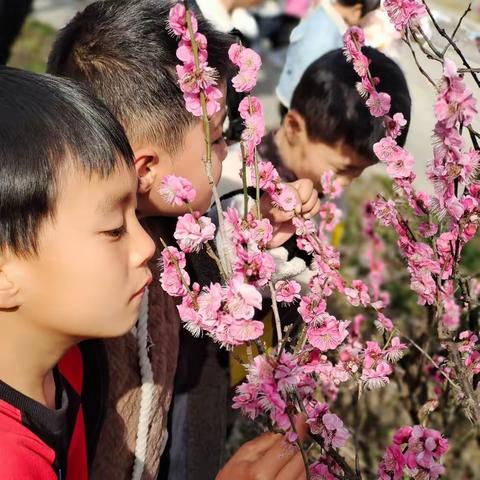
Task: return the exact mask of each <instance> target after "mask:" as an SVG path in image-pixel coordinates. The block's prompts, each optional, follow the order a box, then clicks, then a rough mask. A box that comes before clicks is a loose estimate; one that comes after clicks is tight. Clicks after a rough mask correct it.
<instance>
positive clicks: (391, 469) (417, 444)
mask: <svg viewBox="0 0 480 480" xmlns="http://www.w3.org/2000/svg"><path fill="white" fill-rule="evenodd" d="M447 450H448V441H447V440H446V439H445V438H443V437H442V435H441V434H440V433H439V432H437V431H436V430H433V429H429V428H425V427H422V426H420V425H415V426H414V427H409V426H406V427H402V428H400V429H398V430H397V432H396V433H395V435H394V437H393V444H392V445H391V446H389V447H388V448H387V450H386V452H385V455H384V457H383V460H382V462H381V463H380V466H379V470H378V478H379V479H380V480H401V479H402V478H404V475H407V476H408V478H413V479H422V480H423V479H425V480H437V479H438V478H440V476H441V475H442V474H443V473H444V472H445V467H444V466H443V465H442V464H441V463H440V459H441V457H442V456H443V455H444V454H445V452H446V451H447Z"/></svg>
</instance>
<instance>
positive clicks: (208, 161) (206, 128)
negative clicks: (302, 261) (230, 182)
mask: <svg viewBox="0 0 480 480" xmlns="http://www.w3.org/2000/svg"><path fill="white" fill-rule="evenodd" d="M185 8H186V20H187V26H188V32H189V35H190V39H191V43H192V50H193V59H194V62H195V68H196V69H197V70H200V61H199V58H198V45H197V42H196V40H195V35H194V33H193V28H192V18H191V13H190V6H189V2H188V1H187V2H185ZM200 104H201V106H202V119H203V132H204V136H205V150H206V156H205V162H204V163H205V172H206V174H207V178H208V183H209V185H210V188H211V189H212V193H213V199H214V203H215V208H216V210H217V216H218V228H219V230H220V238H221V239H222V243H223V244H224V245H227V236H226V234H225V224H224V219H223V212H222V203H221V201H220V195H219V194H218V190H217V186H216V184H215V179H214V178H213V171H212V143H211V137H210V122H209V119H208V112H207V100H206V98H205V93H204V92H203V91H200ZM223 260H224V261H223V262H222V263H223V271H224V272H225V273H226V275H228V277H230V276H231V274H232V267H231V265H230V263H231V262H229V261H228V260H229V259H227V258H225V259H223ZM228 277H227V278H228Z"/></svg>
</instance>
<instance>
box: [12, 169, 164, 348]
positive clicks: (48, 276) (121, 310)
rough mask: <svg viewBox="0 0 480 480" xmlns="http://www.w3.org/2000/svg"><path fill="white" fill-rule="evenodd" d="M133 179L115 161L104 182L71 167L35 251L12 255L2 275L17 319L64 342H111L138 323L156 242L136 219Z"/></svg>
mask: <svg viewBox="0 0 480 480" xmlns="http://www.w3.org/2000/svg"><path fill="white" fill-rule="evenodd" d="M136 188H137V179H136V176H135V172H134V170H133V169H128V168H127V167H126V166H124V165H123V164H121V163H120V162H119V164H118V166H117V168H116V170H115V171H114V172H113V173H112V174H110V175H109V176H108V177H107V178H100V177H99V176H98V175H96V174H92V175H88V174H87V173H83V172H81V171H80V172H79V171H78V169H74V168H73V167H71V166H69V167H66V168H65V171H64V172H63V173H62V174H61V175H60V176H59V181H58V189H59V193H58V200H57V204H56V209H55V214H54V218H53V219H51V220H50V219H47V220H45V221H44V223H43V225H42V227H41V229H40V233H39V236H38V252H37V254H36V255H31V256H28V257H26V258H23V257H22V258H20V257H16V256H12V257H11V258H10V260H9V261H7V263H6V264H5V265H4V270H3V273H4V274H5V275H6V276H7V277H8V278H9V281H10V282H12V283H14V284H15V286H16V287H17V289H18V293H17V296H16V299H17V302H16V306H15V307H16V309H17V312H16V314H18V317H19V318H21V320H22V322H25V324H26V325H28V327H29V328H34V329H38V330H40V331H44V332H45V331H46V332H48V333H55V334H60V336H61V337H62V338H66V339H72V338H73V339H75V340H79V339H85V338H96V337H113V336H118V335H122V334H124V333H126V332H127V331H128V330H130V328H131V327H132V326H133V325H134V324H135V322H136V320H137V318H138V313H139V307H140V302H141V299H142V296H143V292H144V289H145V287H146V286H147V285H148V284H149V283H150V282H151V279H152V275H151V273H150V271H149V268H148V266H147V261H148V260H149V259H150V258H151V257H152V256H153V253H154V244H153V241H152V240H151V238H150V237H149V236H148V235H147V234H146V232H145V231H144V230H143V229H142V227H141V226H140V224H139V223H138V221H137V218H136V215H135V207H136Z"/></svg>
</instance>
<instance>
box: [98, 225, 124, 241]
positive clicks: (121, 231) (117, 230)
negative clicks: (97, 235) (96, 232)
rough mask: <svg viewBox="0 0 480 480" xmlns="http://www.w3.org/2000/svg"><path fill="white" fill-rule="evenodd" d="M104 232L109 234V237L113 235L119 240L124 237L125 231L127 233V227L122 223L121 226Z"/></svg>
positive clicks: (114, 238) (113, 237)
mask: <svg viewBox="0 0 480 480" xmlns="http://www.w3.org/2000/svg"><path fill="white" fill-rule="evenodd" d="M103 233H104V235H107V237H111V238H112V239H113V240H118V239H120V238H121V237H123V235H125V233H127V229H126V228H125V225H122V226H121V227H118V228H114V229H113V230H107V231H105V232H103Z"/></svg>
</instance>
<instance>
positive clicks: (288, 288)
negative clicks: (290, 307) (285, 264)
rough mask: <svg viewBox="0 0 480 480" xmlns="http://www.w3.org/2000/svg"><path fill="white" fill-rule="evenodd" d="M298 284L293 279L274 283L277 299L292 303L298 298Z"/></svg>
mask: <svg viewBox="0 0 480 480" xmlns="http://www.w3.org/2000/svg"><path fill="white" fill-rule="evenodd" d="M300 289H301V287H300V284H299V283H298V282H296V281H295V280H281V281H280V282H277V283H276V284H275V294H276V297H277V301H279V302H283V303H292V302H294V301H295V300H297V299H298V298H300V295H299V293H300Z"/></svg>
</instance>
